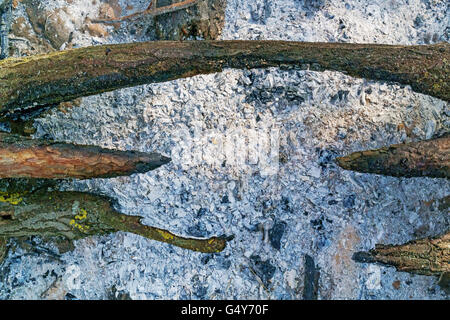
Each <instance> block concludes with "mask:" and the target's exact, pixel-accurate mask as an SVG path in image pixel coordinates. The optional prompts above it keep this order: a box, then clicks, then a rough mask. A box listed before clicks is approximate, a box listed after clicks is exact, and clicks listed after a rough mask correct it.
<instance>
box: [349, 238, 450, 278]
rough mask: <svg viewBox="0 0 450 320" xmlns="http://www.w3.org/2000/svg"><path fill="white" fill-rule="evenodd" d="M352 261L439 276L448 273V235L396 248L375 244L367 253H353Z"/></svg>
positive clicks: (449, 253) (449, 252) (449, 243)
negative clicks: (379, 264)
mask: <svg viewBox="0 0 450 320" xmlns="http://www.w3.org/2000/svg"><path fill="white" fill-rule="evenodd" d="M353 259H354V260H355V261H357V262H366V263H375V262H376V263H381V264H385V265H390V266H394V267H396V268H397V270H399V271H406V272H411V273H416V274H422V275H434V276H441V275H442V274H443V273H448V272H450V233H447V234H444V235H442V236H440V237H437V238H425V239H420V240H414V241H410V242H408V243H406V244H403V245H397V246H395V245H382V244H377V245H376V247H375V249H373V250H370V251H369V252H357V253H355V254H354V255H353Z"/></svg>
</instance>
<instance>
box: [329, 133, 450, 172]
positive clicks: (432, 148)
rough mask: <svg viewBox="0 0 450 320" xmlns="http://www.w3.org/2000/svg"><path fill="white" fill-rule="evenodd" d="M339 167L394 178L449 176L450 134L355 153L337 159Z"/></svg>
mask: <svg viewBox="0 0 450 320" xmlns="http://www.w3.org/2000/svg"><path fill="white" fill-rule="evenodd" d="M336 161H337V163H338V164H339V166H340V167H342V168H343V169H346V170H354V171H358V172H365V173H377V174H383V175H389V176H395V177H433V178H447V179H449V178H450V135H445V136H443V137H439V138H434V139H430V140H425V141H419V142H411V143H405V144H396V145H391V146H388V147H384V148H380V149H375V150H367V151H360V152H354V153H352V154H350V155H348V156H345V157H338V158H336Z"/></svg>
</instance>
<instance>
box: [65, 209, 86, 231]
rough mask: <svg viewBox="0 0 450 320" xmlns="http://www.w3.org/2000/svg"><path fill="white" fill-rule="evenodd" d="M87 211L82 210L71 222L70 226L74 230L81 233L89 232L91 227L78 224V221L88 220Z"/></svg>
mask: <svg viewBox="0 0 450 320" xmlns="http://www.w3.org/2000/svg"><path fill="white" fill-rule="evenodd" d="M87 215H88V213H87V211H86V210H85V209H80V212H79V214H77V215H76V216H75V219H72V220H70V222H69V224H70V225H71V226H72V229H75V228H76V229H78V230H80V231H81V232H87V230H88V229H89V226H86V225H82V224H80V223H78V222H77V221H79V222H81V220H84V219H86V218H87Z"/></svg>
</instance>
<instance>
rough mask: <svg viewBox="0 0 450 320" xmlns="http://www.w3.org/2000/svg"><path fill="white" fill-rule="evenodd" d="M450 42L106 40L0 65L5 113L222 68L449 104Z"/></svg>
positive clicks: (1, 103)
mask: <svg viewBox="0 0 450 320" xmlns="http://www.w3.org/2000/svg"><path fill="white" fill-rule="evenodd" d="M449 61H450V45H449V44H447V43H440V44H435V45H424V46H392V45H374V44H350V43H302V42H286V41H239V40H237V41H186V42H174V41H160V42H143V43H131V44H119V45H104V46H95V47H87V48H80V49H74V50H68V51H61V52H54V53H50V54H46V55H37V56H32V57H26V58H10V59H6V60H3V61H1V62H0V112H5V111H8V110H13V109H17V108H23V107H28V106H32V105H37V106H42V105H48V104H54V103H59V102H62V101H69V100H72V99H74V98H77V97H82V96H87V95H92V94H98V93H101V92H105V91H111V90H115V89H118V88H124V87H131V86H136V85H140V84H145V83H152V82H164V81H169V80H173V79H178V78H185V77H190V76H194V75H198V74H207V73H213V72H219V71H221V70H222V69H223V68H263V67H270V66H281V65H297V66H299V67H301V68H304V69H307V68H310V69H311V70H317V71H323V70H335V71H341V72H345V73H347V74H349V75H350V76H354V77H363V78H367V79H373V80H383V81H393V82H399V83H402V84H407V85H411V87H412V88H413V89H414V90H415V91H417V92H421V93H425V94H429V95H432V96H435V97H438V98H440V99H443V100H445V101H450V81H449V74H450V63H449Z"/></svg>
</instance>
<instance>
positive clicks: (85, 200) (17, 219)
mask: <svg viewBox="0 0 450 320" xmlns="http://www.w3.org/2000/svg"><path fill="white" fill-rule="evenodd" d="M110 202H111V200H110V199H109V198H107V197H102V196H96V195H93V194H89V193H82V192H61V191H53V192H46V191H45V190H40V191H36V192H33V193H31V194H28V193H23V194H20V193H14V194H8V195H4V196H3V198H0V247H1V245H2V244H3V245H4V243H5V239H7V238H10V237H15V238H16V237H19V238H20V237H28V236H36V235H37V236H42V237H64V238H66V239H69V240H76V239H81V238H85V237H89V236H93V235H103V234H108V233H111V232H117V231H124V232H131V233H135V234H138V235H141V236H143V237H146V238H149V239H153V240H156V241H160V242H165V243H168V244H171V245H174V246H178V247H181V248H184V249H189V250H193V251H199V252H206V253H214V252H220V251H222V250H223V249H224V248H225V246H226V242H227V239H225V238H222V237H212V238H209V239H197V238H185V237H181V236H178V235H175V234H173V233H171V232H169V231H166V230H163V229H159V228H155V227H150V226H146V225H143V224H141V223H140V221H141V219H142V218H141V217H138V216H129V215H125V214H121V213H118V212H117V211H116V210H114V209H113V207H112V205H111V203H110ZM2 239H3V240H2ZM2 241H3V242H2Z"/></svg>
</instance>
